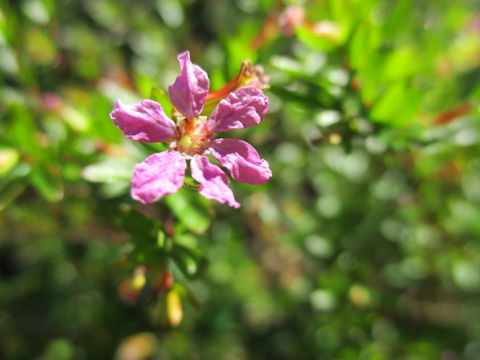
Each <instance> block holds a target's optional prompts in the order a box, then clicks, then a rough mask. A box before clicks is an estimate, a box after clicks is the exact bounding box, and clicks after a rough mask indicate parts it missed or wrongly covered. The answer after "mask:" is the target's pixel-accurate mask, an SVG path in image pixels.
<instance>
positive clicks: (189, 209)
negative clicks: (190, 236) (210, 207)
mask: <svg viewBox="0 0 480 360" xmlns="http://www.w3.org/2000/svg"><path fill="white" fill-rule="evenodd" d="M196 196H198V195H197V194H192V193H190V192H188V190H186V189H180V191H178V192H177V193H175V194H171V195H168V196H167V197H165V202H166V203H167V205H168V207H169V208H170V209H171V210H172V212H173V213H174V214H175V216H176V217H177V218H178V219H179V220H180V221H181V222H182V223H183V224H184V225H185V226H186V227H187V228H188V229H189V230H191V231H192V232H194V233H197V234H203V233H205V231H207V229H208V227H209V226H210V218H209V217H208V216H207V214H206V213H205V211H204V210H201V209H199V204H198V200H197V201H195V197H196Z"/></svg>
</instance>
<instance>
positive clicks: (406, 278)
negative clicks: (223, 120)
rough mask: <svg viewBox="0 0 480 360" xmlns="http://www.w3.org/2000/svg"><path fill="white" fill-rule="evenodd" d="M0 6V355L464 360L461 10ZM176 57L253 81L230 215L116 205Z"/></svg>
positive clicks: (266, 0)
mask: <svg viewBox="0 0 480 360" xmlns="http://www.w3.org/2000/svg"><path fill="white" fill-rule="evenodd" d="M0 4H1V6H0V82H1V86H0V358H2V359H42V360H57V359H58V360H63V359H64V360H67V359H111V358H112V359H121V360H135V359H162V360H163V359H165V360H167V359H172V360H173V359H225V360H243V359H280V360H282V359H295V360H302V359H347V360H348V359H352V360H353V359H373V360H377V359H378V360H381V359H403V360H422V359H442V360H457V359H465V360H475V359H480V304H479V296H480V220H479V219H480V207H479V204H480V156H479V155H480V151H479V150H480V146H479V142H478V137H479V135H480V125H479V121H478V119H479V112H480V107H479V99H480V83H479V81H480V3H479V2H478V1H477V0H455V1H451V0H317V1H286V0H285V1H277V0H234V1H223V0H210V1H207V0H204V1H194V0H135V1H134V0H10V1H8V0H2V1H1V2H0ZM186 49H189V50H190V52H191V56H192V60H193V62H194V63H197V64H199V65H200V66H201V67H202V68H204V69H205V70H206V71H207V72H208V74H209V76H210V79H211V84H212V89H218V88H221V87H222V86H223V85H224V84H225V83H227V82H228V81H229V80H230V79H232V78H234V77H235V75H236V74H237V72H238V70H239V68H240V65H241V62H242V60H247V59H248V60H250V61H251V62H252V63H254V64H257V65H261V66H263V68H264V72H265V75H267V76H269V77H270V79H269V86H270V87H269V89H266V90H265V92H266V94H267V95H268V96H269V99H270V110H269V113H268V115H267V116H266V117H265V119H264V121H263V122H262V123H261V124H260V125H259V126H256V127H254V128H250V129H246V130H242V131H239V132H238V133H236V132H235V133H234V134H233V136H238V137H240V138H242V139H244V140H246V141H248V142H250V143H251V144H253V145H254V146H255V147H256V149H257V150H258V151H259V153H260V154H261V155H262V157H264V158H266V159H267V160H268V161H269V163H270V165H271V168H272V171H273V174H274V176H273V178H272V179H271V180H270V181H269V182H268V183H267V184H265V185H262V186H249V185H244V184H239V183H236V182H231V183H230V186H231V188H232V189H233V190H234V192H235V194H236V198H237V200H238V201H240V202H241V203H242V208H241V209H239V210H235V209H232V208H229V207H228V206H225V205H219V204H216V203H212V202H211V201H208V200H205V199H203V198H201V197H200V196H199V195H198V194H197V193H196V191H191V190H189V189H183V190H181V191H180V192H179V193H178V194H175V195H170V196H168V197H167V198H165V199H164V200H161V201H160V202H159V203H157V204H154V205H151V206H141V205H140V204H139V203H135V202H134V201H133V200H131V198H130V196H129V179H130V176H131V172H132V168H133V164H134V163H136V162H138V161H142V160H143V159H144V158H145V157H146V156H147V155H148V154H149V153H152V152H153V151H154V150H153V149H152V148H147V147H145V146H144V145H142V144H140V143H134V142H131V141H128V140H126V139H125V138H124V137H123V134H122V133H121V132H120V131H119V130H118V129H117V128H116V127H115V126H114V125H113V124H112V122H111V120H110V119H109V116H108V114H109V112H110V111H111V109H112V105H113V102H114V101H115V100H116V99H121V100H122V101H123V102H124V103H133V102H136V101H138V100H139V99H142V98H161V97H162V96H163V95H162V90H165V89H166V88H167V87H168V85H170V84H171V83H172V82H173V80H174V79H175V77H176V76H177V75H178V74H179V68H178V63H177V61H176V55H177V54H178V53H180V52H182V51H184V50H186ZM152 229H155V231H157V232H155V233H154V234H152ZM165 234H166V235H165ZM160 235H161V236H160ZM164 236H166V238H167V240H168V239H170V240H172V241H173V242H174V243H175V244H178V246H177V245H176V246H177V247H178V249H182V251H183V253H182V254H183V255H182V254H177V255H178V256H177V255H176V256H177V257H176V258H175V259H174V261H172V262H171V263H169V271H170V272H171V274H173V279H174V284H175V285H174V287H173V290H171V291H163V290H161V291H159V293H157V295H155V296H152V293H155V291H154V290H152V285H148V284H155V281H154V280H152V278H154V277H155V275H151V274H152V271H153V270H152V269H154V268H155V266H156V264H157V263H162V261H164V257H163V255H162V253H161V252H159V251H160V250H158V248H159V246H157V243H156V241H157V240H158V243H160V242H161V241H160V240H161V239H163V237H164ZM152 239H153V240H152ZM162 241H163V240H162ZM182 256H183V257H182ZM139 266H140V267H139ZM153 274H154V273H153ZM145 283H147V285H145Z"/></svg>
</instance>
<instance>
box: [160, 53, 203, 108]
mask: <svg viewBox="0 0 480 360" xmlns="http://www.w3.org/2000/svg"><path fill="white" fill-rule="evenodd" d="M177 59H178V62H179V63H180V68H181V69H182V75H180V76H178V77H177V79H176V80H175V82H174V83H173V85H171V86H169V87H168V93H169V94H170V100H171V101H172V104H173V106H175V108H176V109H177V110H178V111H180V112H181V113H182V114H183V115H185V116H188V117H193V116H198V115H200V113H201V112H202V109H203V104H204V103H205V99H206V97H207V94H208V89H209V88H210V80H208V75H207V73H206V72H205V71H203V70H202V68H201V67H200V66H198V65H195V64H192V62H191V61H190V53H189V52H188V51H185V52H183V53H181V54H180V55H178V56H177Z"/></svg>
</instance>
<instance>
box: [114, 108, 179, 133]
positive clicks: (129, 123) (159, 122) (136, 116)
mask: <svg viewBox="0 0 480 360" xmlns="http://www.w3.org/2000/svg"><path fill="white" fill-rule="evenodd" d="M110 118H111V119H112V120H113V123H114V124H115V125H116V126H117V127H118V128H119V129H120V130H122V131H123V133H124V134H125V135H126V136H128V137H129V138H130V139H133V140H137V141H145V142H164V141H167V140H170V139H171V138H173V137H175V136H176V135H177V128H176V126H175V123H174V122H173V121H172V120H170V119H169V118H168V117H167V115H166V114H165V111H163V108H162V105H160V104H159V103H157V102H155V101H153V100H142V101H140V102H139V103H138V104H135V105H124V104H123V103H122V102H121V101H120V100H117V101H116V102H115V106H114V107H113V110H112V112H111V113H110Z"/></svg>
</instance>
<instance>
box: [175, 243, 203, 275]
mask: <svg viewBox="0 0 480 360" xmlns="http://www.w3.org/2000/svg"><path fill="white" fill-rule="evenodd" d="M171 255H172V258H173V261H174V262H175V265H177V266H178V268H179V269H180V271H181V272H182V273H183V274H184V275H185V276H186V277H188V278H190V279H193V278H195V277H197V276H198V275H200V274H201V273H202V272H203V271H204V270H205V269H206V267H207V265H208V260H207V258H206V257H205V256H203V255H202V254H201V253H200V252H199V251H196V250H194V249H190V248H187V247H185V246H182V245H178V244H175V245H174V247H173V250H172V254H171Z"/></svg>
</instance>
